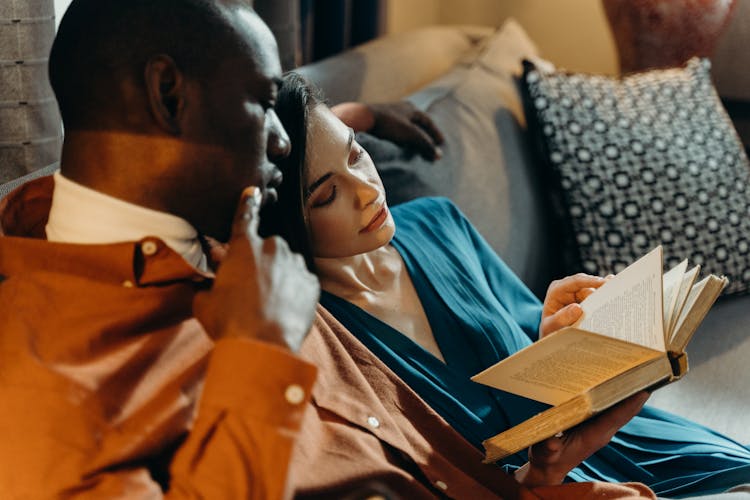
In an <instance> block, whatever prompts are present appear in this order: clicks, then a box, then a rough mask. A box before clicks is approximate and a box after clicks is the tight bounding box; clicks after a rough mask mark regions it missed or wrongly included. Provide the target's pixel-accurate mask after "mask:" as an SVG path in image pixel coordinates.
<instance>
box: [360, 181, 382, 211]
mask: <svg viewBox="0 0 750 500" xmlns="http://www.w3.org/2000/svg"><path fill="white" fill-rule="evenodd" d="M356 194H357V196H356V198H357V205H358V207H359V208H364V207H366V206H367V205H369V204H370V203H373V202H374V201H377V199H378V197H379V196H380V190H379V189H378V188H377V186H375V185H374V184H373V183H371V182H369V181H368V180H367V179H360V178H357V184H356Z"/></svg>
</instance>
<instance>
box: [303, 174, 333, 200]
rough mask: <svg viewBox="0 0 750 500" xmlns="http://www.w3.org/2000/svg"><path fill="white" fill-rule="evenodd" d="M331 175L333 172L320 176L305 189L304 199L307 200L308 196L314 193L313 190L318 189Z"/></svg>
mask: <svg viewBox="0 0 750 500" xmlns="http://www.w3.org/2000/svg"><path fill="white" fill-rule="evenodd" d="M332 175H333V172H328V173H327V174H323V175H322V176H320V177H319V178H318V180H316V181H315V182H313V183H312V184H310V186H309V187H308V188H307V189H305V199H308V198H309V197H310V195H312V194H313V193H314V192H315V190H316V189H318V188H319V187H320V185H321V184H323V183H324V182H325V181H327V180H328V179H330V178H331V176H332Z"/></svg>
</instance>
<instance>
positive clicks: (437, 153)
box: [435, 148, 443, 160]
mask: <svg viewBox="0 0 750 500" xmlns="http://www.w3.org/2000/svg"><path fill="white" fill-rule="evenodd" d="M442 157H443V149H442V148H435V159H436V160H439V159H440V158H442Z"/></svg>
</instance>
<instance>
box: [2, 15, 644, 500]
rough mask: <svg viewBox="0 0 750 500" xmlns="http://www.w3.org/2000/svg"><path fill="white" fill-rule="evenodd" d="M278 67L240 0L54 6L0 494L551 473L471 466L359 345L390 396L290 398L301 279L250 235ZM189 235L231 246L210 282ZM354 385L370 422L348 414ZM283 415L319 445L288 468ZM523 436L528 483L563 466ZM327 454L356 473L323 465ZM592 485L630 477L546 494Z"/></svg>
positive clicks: (291, 436)
mask: <svg viewBox="0 0 750 500" xmlns="http://www.w3.org/2000/svg"><path fill="white" fill-rule="evenodd" d="M278 76H279V63H278V57H277V55H276V51H275V44H274V41H273V38H272V37H271V35H270V33H269V32H268V30H267V28H266V27H265V25H264V24H263V23H262V22H261V21H260V20H259V19H258V18H257V16H256V15H255V14H254V13H253V12H252V10H251V9H249V8H248V7H247V6H245V5H244V4H243V3H241V2H239V1H231V0H226V1H214V2H212V1H207V0H158V1H155V0H127V1H126V0H74V1H73V3H72V4H71V6H70V8H69V10H68V12H67V13H66V15H65V17H64V19H63V20H62V23H61V25H60V31H59V33H58V38H57V39H56V41H55V44H54V47H53V51H52V54H51V57H50V78H51V81H52V84H53V88H54V90H55V92H56V95H57V97H58V101H59V104H60V109H61V113H62V116H63V120H64V123H65V127H66V137H65V144H64V147H63V156H62V162H61V173H60V174H58V175H56V176H55V178H54V179H52V178H44V179H41V180H38V181H35V182H32V183H30V184H27V185H26V186H24V187H23V188H21V189H20V190H19V191H16V192H15V193H13V194H12V195H11V196H10V197H9V198H8V199H6V200H5V202H4V203H3V205H4V206H3V207H2V211H1V212H0V214H1V215H0V218H1V219H0V222H2V226H1V227H2V230H3V233H4V234H5V236H4V237H2V238H0V275H2V281H1V282H0V304H2V308H3V321H4V325H3V329H2V332H1V333H0V398H2V401H3V407H4V411H3V412H2V413H1V414H0V430H2V433H3V445H2V447H0V489H1V491H2V492H3V496H6V497H9V498H38V497H41V498H49V497H58V496H59V497H87V498H112V497H127V498H155V497H160V496H163V495H165V496H168V497H201V498H277V497H281V496H283V495H285V494H288V493H289V492H290V488H292V487H297V488H299V489H300V490H302V491H303V492H306V493H311V494H316V493H319V494H321V495H323V496H326V497H329V498H330V497H331V495H336V492H338V491H347V492H348V491H351V489H352V485H353V484H357V483H358V482H359V481H364V482H365V483H366V484H368V485H369V486H372V485H373V484H375V485H377V484H384V485H385V487H390V488H391V490H395V491H397V493H400V494H403V495H404V496H405V497H412V498H413V497H417V496H432V495H438V494H442V492H443V491H446V488H447V494H449V495H451V496H459V497H461V496H464V497H465V496H466V494H468V493H469V492H486V493H487V495H489V496H491V495H496V496H500V495H502V496H507V497H516V496H528V497H533V496H534V495H535V494H544V492H545V491H547V490H544V489H543V488H542V489H533V490H531V489H526V488H524V487H522V486H521V485H520V484H519V483H517V482H516V481H514V480H513V479H512V478H510V476H506V475H504V474H503V473H502V472H501V471H499V470H497V469H494V468H492V467H490V466H483V465H481V464H480V463H479V460H478V458H479V457H478V452H477V450H475V449H473V448H472V447H471V446H470V445H469V444H468V443H466V442H465V441H464V440H463V439H462V438H460V436H458V435H457V434H455V432H451V430H450V429H449V428H448V426H447V424H445V422H444V421H442V419H440V418H439V417H438V416H437V415H436V414H434V412H432V411H431V409H429V407H427V406H426V405H425V404H424V402H423V401H421V400H420V399H419V398H418V397H417V396H416V395H414V394H413V393H410V392H408V391H406V389H404V388H403V383H401V382H400V381H398V380H397V378H395V376H394V375H393V374H392V372H390V371H389V370H388V369H387V368H386V367H384V366H379V365H377V361H375V360H373V361H372V366H373V367H374V369H375V370H376V371H373V372H372V373H371V375H372V376H373V379H372V380H373V381H375V380H381V381H382V382H383V383H388V384H390V385H391V386H392V387H394V388H395V389H396V390H398V391H401V396H402V399H401V400H397V399H393V400H387V401H380V400H379V399H378V396H377V394H375V393H373V392H369V393H362V394H357V395H356V398H355V399H352V400H350V402H351V403H353V405H352V406H347V407H346V408H341V406H340V405H341V404H342V402H345V400H343V399H340V398H338V399H337V397H339V396H342V395H344V394H345V392H344V391H343V390H342V391H341V392H340V393H336V392H326V389H327V388H332V387H337V386H338V387H342V385H343V386H344V387H346V391H348V392H349V393H351V392H352V388H357V387H361V388H362V389H363V390H366V389H367V383H363V381H362V380H344V379H342V378H341V375H342V373H339V372H332V371H328V372H326V373H325V374H324V375H325V380H323V381H322V382H323V383H321V384H320V385H319V386H318V387H319V388H321V389H319V393H318V396H317V401H316V402H315V404H311V403H308V401H309V399H310V391H311V387H312V383H313V378H314V376H315V375H314V372H315V369H314V367H312V366H311V365H310V364H308V363H306V362H304V361H301V360H299V359H298V358H296V357H295V356H293V355H292V354H290V351H295V350H296V349H297V348H299V346H300V344H301V343H302V340H303V338H304V336H305V333H306V332H307V331H308V329H309V327H310V323H311V321H312V316H313V309H314V304H315V301H316V299H317V294H318V287H317V282H316V281H315V280H314V278H313V277H312V276H311V275H309V274H308V273H307V271H306V270H305V267H304V263H303V262H302V259H301V258H300V257H298V256H295V255H292V254H291V253H290V252H289V250H288V248H287V247H286V245H285V244H284V242H283V241H280V240H278V239H267V240H262V239H260V238H259V237H258V236H257V232H256V231H257V222H258V221H257V212H258V209H259V205H260V204H261V203H265V202H268V201H272V200H273V198H274V194H275V193H274V186H276V185H277V183H278V182H279V181H280V178H279V176H278V174H277V170H276V169H275V167H273V165H272V163H271V160H273V159H274V158H277V157H281V156H283V155H285V154H287V153H288V149H289V144H288V140H287V137H286V135H285V132H284V131H283V129H282V128H281V127H280V125H279V123H278V120H277V118H276V115H275V113H274V112H273V103H274V96H275V92H276V85H277V83H276V79H277V78H278ZM247 186H253V187H250V188H248V189H245V188H246V187H247ZM238 200H239V208H235V206H236V205H237V202H238ZM232 221H234V222H232ZM207 236H212V237H214V238H217V239H218V240H220V241H227V240H228V241H229V243H230V244H229V247H228V248H229V249H228V251H227V252H226V254H224V255H222V257H221V266H220V267H219V270H218V273H217V274H216V275H215V276H214V274H213V273H212V271H211V269H213V263H212V262H210V260H211V259H210V258H208V257H207V256H206V251H205V250H206V248H207V244H206V241H207V239H206V237H207ZM213 255H214V256H215V257H218V256H219V253H218V252H217V253H215V254H213ZM316 324H317V329H316V328H314V329H313V330H312V333H311V335H310V339H309V342H308V343H307V345H308V347H307V348H306V355H307V356H309V357H310V358H312V359H316V360H318V359H320V362H321V363H322V362H324V361H325V357H326V356H328V355H334V354H336V355H340V356H342V357H350V358H351V357H352V356H362V357H366V356H368V354H367V353H363V352H358V351H357V349H360V347H359V346H357V345H355V344H353V343H351V342H350V340H351V339H348V337H346V335H345V334H346V332H344V331H342V329H341V328H340V326H337V325H336V323H335V320H333V319H332V318H330V317H329V316H327V315H326V314H325V312H321V313H320V315H319V318H318V321H317V323H316ZM334 330H336V331H334ZM341 339H344V340H343V341H342V340H341ZM346 342H349V343H350V344H351V345H344V344H345V343H346ZM360 350H361V349H360ZM370 356H371V354H370ZM399 384H400V385H399ZM358 402H359V403H360V404H364V403H368V404H372V408H375V407H377V408H375V409H378V410H382V411H381V413H379V415H380V418H381V420H378V419H377V418H375V417H373V416H372V415H369V417H368V415H367V414H366V413H364V414H363V415H364V416H365V421H364V422H359V421H353V420H352V421H347V420H346V418H349V417H346V418H345V415H349V416H350V415H351V414H352V412H353V411H356V410H357V409H359V408H363V407H361V406H357V403H358ZM636 403H637V402H636ZM631 406H632V405H631ZM339 410H341V415H342V416H339V415H338V414H337V411H339ZM388 411H392V413H393V416H394V417H397V421H398V422H399V423H400V424H402V425H404V427H403V428H400V429H391V428H390V423H391V421H390V420H388V419H387V415H386V413H387V412H388ZM630 413H634V411H633V408H626V411H624V412H621V414H620V415H619V416H618V418H619V419H620V420H622V419H623V418H627V416H628V415H629V414H630ZM411 416H413V417H415V419H416V420H418V421H417V422H415V423H414V425H413V427H412V428H411V429H410V428H407V427H406V424H405V422H406V421H408V419H409V417H411ZM370 417H372V418H370ZM351 418H354V417H351ZM381 421H382V425H381ZM302 422H304V425H305V428H304V433H303V434H304V435H305V436H307V435H309V436H312V438H313V439H325V440H326V442H325V443H324V444H325V445H326V446H328V447H330V448H327V450H328V451H329V452H330V453H327V454H325V455H324V457H325V458H327V459H329V461H327V462H325V463H317V462H315V461H309V460H308V461H305V456H304V455H301V456H298V457H297V459H296V460H295V462H294V464H295V465H294V474H295V475H293V476H291V477H290V476H289V475H288V474H287V468H288V467H287V466H288V464H289V462H290V459H291V458H290V457H291V455H292V448H293V446H294V443H295V439H297V437H298V434H299V432H298V431H299V429H300V425H301V423H302ZM607 422H609V421H605V423H607ZM609 423H610V424H611V422H609ZM600 427H601V425H600ZM600 430H601V429H600ZM604 430H605V431H607V432H608V429H604ZM412 431H413V432H412ZM393 432H395V434H393ZM601 434H603V435H606V432H602V433H601ZM575 435H576V434H574V436H575ZM394 436H401V437H402V438H403V439H401V440H399V439H397V437H394ZM428 437H429V438H431V439H433V441H429V440H428ZM306 442H307V443H310V442H311V441H309V440H308V441H306ZM586 446H587V447H589V448H590V447H591V446H592V445H590V444H587V445H586ZM579 448H580V446H579ZM309 449H310V448H309V446H308V447H303V448H302V450H303V451H305V450H309ZM566 449H567V448H566ZM540 450H542V451H544V452H546V453H547V455H546V456H545V457H542V458H541V459H540V460H537V461H536V462H535V464H534V467H533V468H531V469H528V470H527V472H529V473H528V474H526V475H523V474H522V475H520V476H519V479H521V480H523V481H524V482H525V483H527V484H529V485H530V486H542V487H543V486H544V485H546V484H549V483H550V482H559V480H560V478H561V476H560V469H561V464H563V465H562V468H564V467H565V466H567V465H566V464H567V462H569V461H570V460H571V458H570V456H568V455H566V460H563V461H561V460H560V459H559V455H560V454H561V453H562V452H561V449H560V448H559V447H558V449H555V447H554V443H553V446H551V447H549V449H547V448H544V449H540ZM562 454H565V453H562ZM334 456H339V457H345V459H346V461H348V462H357V463H358V464H359V465H360V466H361V467H360V468H359V469H358V470H357V469H352V468H348V467H351V464H345V465H347V467H342V468H341V469H340V470H339V471H336V470H334V467H336V466H338V465H339V464H341V462H336V461H335V460H333V459H332V457H334ZM349 457H351V459H349ZM548 465H550V467H548ZM431 467H432V468H433V469H434V471H437V472H441V473H444V474H445V475H442V476H440V477H441V478H442V479H440V480H438V481H437V482H435V481H434V480H432V478H431V475H432V473H433V472H434V471H433V470H431V469H430V468H431ZM302 469H306V470H305V471H304V474H303V471H302ZM548 472H549V473H550V474H549V475H548V476H546V474H547V473H548ZM303 476H304V477H303ZM297 478H300V479H299V481H298V480H297ZM313 479H314V480H315V481H313ZM373 479H374V480H380V481H381V483H372V482H370V481H371V480H373ZM602 488H604V490H605V492H607V491H609V492H610V497H613V496H614V495H613V494H611V493H613V492H614V493H615V494H617V495H619V496H623V495H624V494H633V495H634V494H638V493H644V494H646V495H647V494H648V492H647V491H645V490H644V489H642V488H638V487H623V488H621V489H617V488H615V490H607V489H606V487H603V486H602V485H593V486H592V487H587V486H585V485H584V486H583V487H580V486H578V485H574V489H570V488H567V489H565V487H563V490H559V491H560V492H563V494H568V495H578V494H581V493H598V492H600V491H602ZM365 491H367V490H365ZM375 491H378V488H376V489H375ZM552 491H558V490H552Z"/></svg>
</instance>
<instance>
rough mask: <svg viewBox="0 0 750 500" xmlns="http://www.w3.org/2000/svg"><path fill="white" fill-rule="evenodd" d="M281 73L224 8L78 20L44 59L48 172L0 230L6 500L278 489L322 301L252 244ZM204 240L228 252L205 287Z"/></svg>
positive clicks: (305, 391) (67, 25)
mask: <svg viewBox="0 0 750 500" xmlns="http://www.w3.org/2000/svg"><path fill="white" fill-rule="evenodd" d="M220 57H221V58H220ZM279 76H280V69H279V63H278V57H277V55H276V52H275V45H274V42H273V38H272V36H271V34H270V32H269V31H268V30H267V28H266V26H265V25H264V24H263V23H262V21H260V20H259V19H258V18H257V16H255V15H254V13H253V12H252V11H251V10H250V9H249V8H247V7H246V6H244V5H242V4H241V3H239V2H204V1H200V0H181V1H176V0H175V1H170V0H167V1H158V2H155V1H152V0H127V1H123V0H80V1H78V0H76V1H74V2H73V3H72V4H71V6H70V8H69V11H68V13H67V14H66V16H65V17H64V19H63V20H62V23H61V25H60V30H59V34H58V37H57V39H56V41H55V44H54V47H53V50H52V53H51V57H50V77H51V81H52V84H53V88H54V90H55V92H56V95H57V97H58V101H59V104H60V109H61V113H62V117H63V120H64V124H65V128H66V130H65V143H64V147H63V155H62V161H61V175H56V178H55V179H54V186H53V181H52V179H51V178H46V179H43V180H41V181H39V182H36V183H33V184H29V185H27V186H25V188H24V189H23V190H22V191H21V192H18V193H16V194H15V195H13V197H12V199H9V200H8V206H7V209H6V210H5V211H4V212H3V219H2V223H3V225H2V227H3V230H4V233H5V234H6V235H8V236H6V237H3V238H2V239H1V240H0V274H1V275H2V276H3V281H2V283H1V284H0V304H2V310H3V329H2V334H0V338H1V339H2V340H0V398H2V401H3V407H4V411H3V413H2V415H0V429H2V434H3V444H2V446H1V447H0V490H1V491H2V492H3V493H2V496H3V497H5V498H50V497H58V496H61V497H73V496H81V497H87V498H88V497H91V498H110V497H127V498H146V497H148V498H153V497H156V496H160V495H162V493H163V492H167V494H168V495H169V496H174V497H202V498H248V497H254V498H276V497H281V496H282V495H283V494H284V492H285V491H288V485H287V474H286V471H287V463H288V461H289V457H290V454H291V451H292V446H293V444H294V441H295V436H296V433H297V431H298V430H299V424H300V419H301V415H302V409H303V408H304V405H305V402H306V401H307V399H308V398H309V394H310V387H311V386H312V383H313V380H314V377H315V369H314V367H313V366H312V365H310V364H309V363H306V362H304V361H301V360H300V359H299V358H297V357H296V356H294V355H292V354H291V353H292V352H294V351H296V350H297V349H298V348H299V346H300V344H301V342H302V340H303V338H304V336H305V334H306V333H307V331H308V330H309V328H310V324H311V322H312V317H313V313H314V306H315V303H316V300H317V297H318V285H317V281H316V280H315V278H314V277H312V276H311V275H310V274H308V273H307V272H306V271H305V267H304V264H303V262H302V260H301V258H300V257H298V256H295V255H293V254H292V253H291V252H290V251H289V250H288V247H287V246H286V245H285V243H284V242H283V241H281V240H278V239H268V240H261V239H260V238H259V237H258V236H257V232H256V226H257V212H258V210H259V206H260V204H261V203H265V202H267V201H271V200H273V197H274V186H275V185H277V183H278V182H279V181H280V178H279V173H278V170H277V169H276V168H275V167H274V166H273V164H272V163H271V160H273V159H274V158H275V157H278V156H283V155H286V154H287V153H288V150H289V144H288V138H287V136H286V133H285V132H284V130H283V128H282V127H281V126H280V124H279V122H278V120H277V118H276V115H275V114H274V112H273V108H272V107H273V99H274V95H275V92H276V87H277V83H276V80H277V78H278V77H279ZM248 186H255V187H254V188H250V189H248V190H246V192H245V193H243V189H244V188H246V187H248ZM53 188H54V196H52V198H51V201H50V195H51V190H52V189H53ZM240 198H242V201H241V202H240V203H239V208H236V207H237V204H238V201H239V200H240ZM235 210H236V215H234V214H235ZM233 220H234V223H232V221H233ZM45 224H46V231H45ZM45 233H46V236H47V239H48V240H49V241H44V236H45ZM201 235H211V236H213V237H216V238H219V239H222V240H224V241H226V240H227V239H229V238H230V235H231V250H230V251H229V253H228V254H227V255H226V257H225V259H224V262H223V265H222V267H221V270H220V271H219V273H218V275H217V276H216V279H215V281H213V286H212V287H210V289H209V284H210V283H211V281H212V278H213V275H212V273H211V271H210V267H209V263H208V262H207V261H206V258H205V257H204V252H203V250H202V248H201V247H202V242H203V238H202V237H201ZM193 313H194V314H193ZM201 389H202V390H201ZM201 393H202V395H201ZM199 395H200V407H199V408H198V410H197V413H196V414H195V415H194V412H195V404H196V401H197V400H198V397H199ZM188 431H190V433H189V434H187V432H188ZM186 436H187V437H186Z"/></svg>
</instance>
